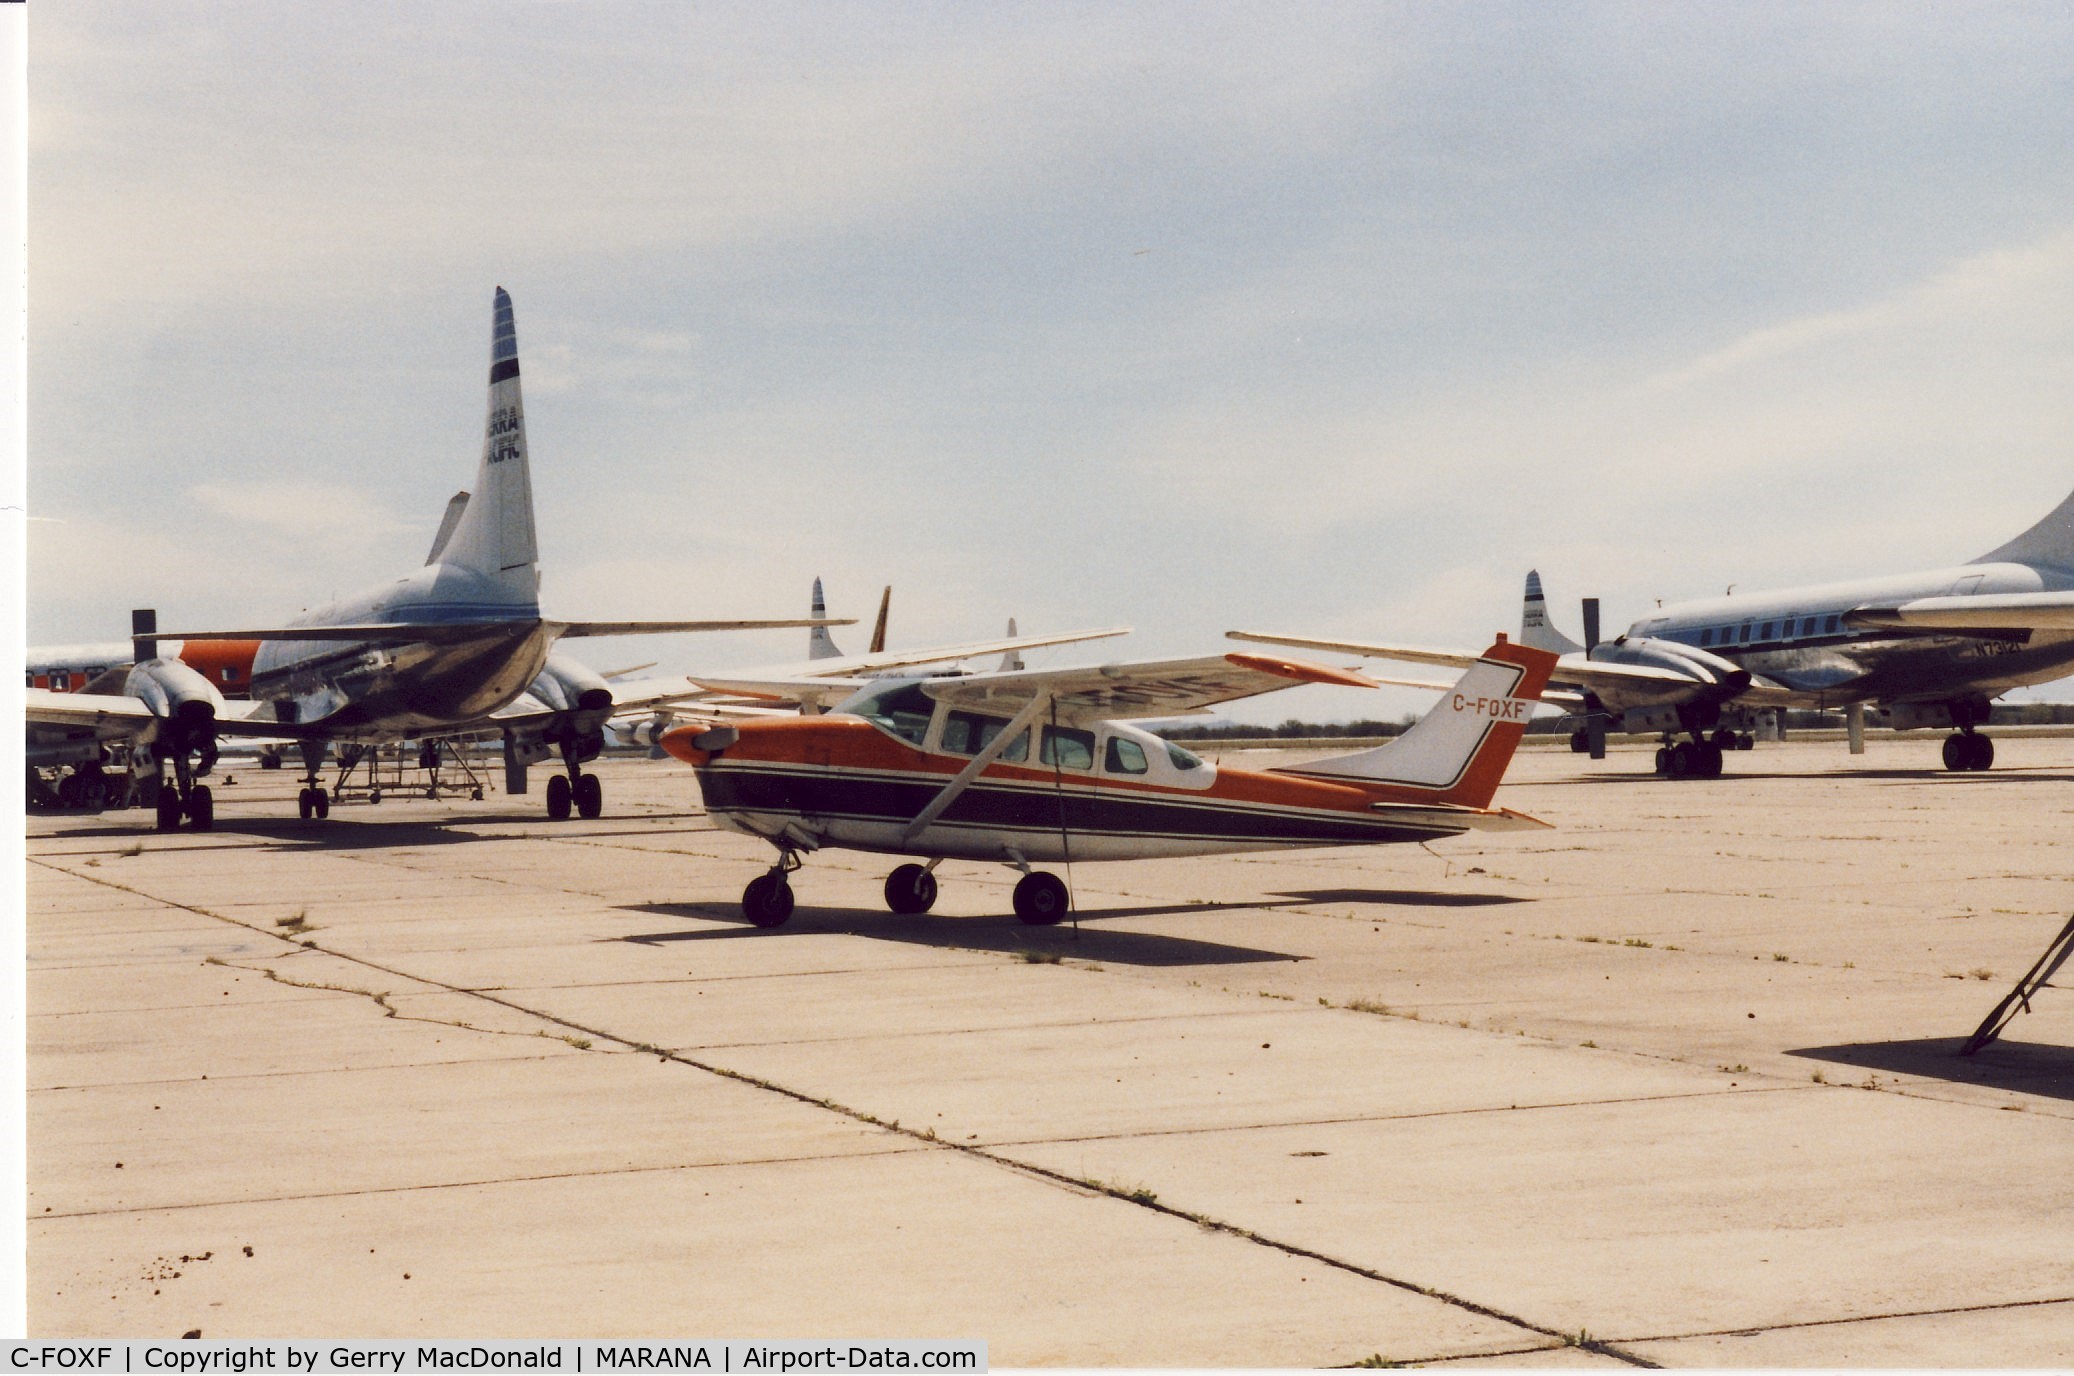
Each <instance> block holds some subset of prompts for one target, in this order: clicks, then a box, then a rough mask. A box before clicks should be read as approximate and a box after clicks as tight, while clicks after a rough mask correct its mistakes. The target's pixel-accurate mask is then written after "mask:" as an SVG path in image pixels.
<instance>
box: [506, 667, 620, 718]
mask: <svg viewBox="0 0 2074 1376" xmlns="http://www.w3.org/2000/svg"><path fill="white" fill-rule="evenodd" d="M526 691H527V692H528V693H531V694H532V695H533V696H534V697H535V698H537V699H539V701H540V702H541V704H542V705H543V706H545V707H547V708H548V709H549V710H550V711H554V712H576V711H585V712H598V711H603V710H604V709H606V708H609V707H611V706H612V689H611V687H610V686H609V685H607V684H606V682H605V680H604V678H603V677H601V676H600V675H598V674H596V673H594V672H592V671H591V670H589V669H586V668H585V667H584V666H583V665H581V664H578V663H576V662H575V661H573V660H567V659H563V658H561V657H560V656H559V655H549V656H548V657H547V663H546V664H545V665H543V666H542V667H541V670H540V674H539V676H538V677H537V678H535V679H534V680H533V684H532V686H531V687H530V688H528V689H526Z"/></svg>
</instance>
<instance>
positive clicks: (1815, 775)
mask: <svg viewBox="0 0 2074 1376" xmlns="http://www.w3.org/2000/svg"><path fill="white" fill-rule="evenodd" d="M1794 779H1800V780H1808V779H1864V780H1866V781H1868V782H1870V783H1878V784H1919V783H1922V782H1924V781H1925V780H1929V779H1942V780H1944V781H1945V782H1946V783H1948V784H1950V785H1951V786H1952V787H1954V788H1971V787H1979V786H1980V785H1983V784H1994V783H2004V784H2009V783H2025V784H2029V783H2040V784H2045V783H2054V784H2064V783H2074V774H2070V773H2068V772H2067V771H2065V770H2063V769H2046V768H2032V769H2026V768H2021V767H2019V768H2014V769H1989V770H1984V771H1982V772H1980V773H1977V774H1976V773H1966V774H1955V773H1953V772H1952V771H1951V770H1949V769H1946V768H1944V767H1943V766H1942V765H1932V766H1929V767H1927V768H1924V769H1852V768H1849V767H1848V766H1846V767H1844V768H1840V769H1818V770H1802V769H1780V770H1763V769H1746V770H1729V771H1727V772H1725V773H1723V774H1722V775H1721V777H1720V778H1718V779H1682V780H1680V781H1679V784H1680V786H1681V787H1686V788H1699V787H1708V788H1720V787H1726V786H1728V785H1732V784H1738V783H1761V782H1774V783H1775V782H1782V781H1790V780H1794ZM1668 782H1670V781H1669V780H1667V779H1665V778H1664V776H1663V775H1661V774H1652V773H1650V772H1649V771H1647V770H1637V771H1634V772H1632V773H1627V772H1623V773H1618V774H1614V773H1606V774H1578V775H1574V776H1572V777H1570V778H1567V779H1518V780H1509V781H1507V783H1506V785H1505V787H1506V788H1508V789H1521V790H1526V789H1536V788H1575V787H1577V786H1578V785H1580V784H1660V783H1668Z"/></svg>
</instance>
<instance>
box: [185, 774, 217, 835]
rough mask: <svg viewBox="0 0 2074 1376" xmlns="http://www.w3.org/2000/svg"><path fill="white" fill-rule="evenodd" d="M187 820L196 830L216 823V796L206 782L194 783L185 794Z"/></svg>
mask: <svg viewBox="0 0 2074 1376" xmlns="http://www.w3.org/2000/svg"><path fill="white" fill-rule="evenodd" d="M187 820H188V821H189V822H190V823H192V824H193V825H194V829H195V830H196V831H207V830H208V829H209V828H211V827H213V826H215V825H216V798H215V795H214V794H212V793H210V792H209V786H208V785H207V784H196V785H195V786H194V788H193V789H192V790H191V791H190V792H189V793H188V795H187Z"/></svg>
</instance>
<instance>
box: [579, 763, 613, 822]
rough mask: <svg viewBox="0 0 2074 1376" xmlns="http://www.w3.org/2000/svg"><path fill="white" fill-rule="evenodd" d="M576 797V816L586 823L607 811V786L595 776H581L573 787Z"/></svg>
mask: <svg viewBox="0 0 2074 1376" xmlns="http://www.w3.org/2000/svg"><path fill="white" fill-rule="evenodd" d="M572 791H573V792H574V793H575V795H576V815H577V816H579V817H582V818H584V819H585V820H586V821H588V820H589V819H591V818H593V817H597V816H601V815H602V814H603V813H604V811H605V785H603V784H601V783H599V782H598V776H597V775H595V774H579V775H578V776H577V778H576V782H575V784H574V785H572Z"/></svg>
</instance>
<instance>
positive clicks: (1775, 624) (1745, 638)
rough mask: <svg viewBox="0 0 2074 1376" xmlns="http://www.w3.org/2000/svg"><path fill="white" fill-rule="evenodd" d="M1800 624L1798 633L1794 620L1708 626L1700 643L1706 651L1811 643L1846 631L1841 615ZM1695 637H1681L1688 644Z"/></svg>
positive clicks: (1703, 629)
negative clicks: (1720, 647)
mask: <svg viewBox="0 0 2074 1376" xmlns="http://www.w3.org/2000/svg"><path fill="white" fill-rule="evenodd" d="M1798 624H1799V630H1798V632H1796V631H1795V629H1794V626H1795V622H1794V620H1793V618H1791V617H1788V618H1786V619H1785V620H1784V621H1778V620H1773V621H1745V622H1743V623H1741V624H1740V625H1736V626H1707V627H1703V628H1702V629H1701V630H1700V633H1699V640H1698V641H1697V642H1696V643H1697V644H1698V645H1699V647H1700V648H1701V649H1703V650H1704V649H1706V648H1707V647H1709V646H1712V645H1768V644H1770V643H1772V642H1773V641H1781V640H1807V639H1810V638H1811V637H1814V636H1818V635H1840V634H1842V632H1843V628H1844V618H1843V614H1842V613H1840V612H1839V613H1837V614H1836V615H1834V616H1806V617H1802V618H1801V619H1800V621H1799V623H1798ZM1691 638H1692V633H1691V632H1690V631H1688V632H1686V633H1685V634H1684V635H1681V636H1679V637H1678V639H1680V640H1687V641H1689V640H1691Z"/></svg>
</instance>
